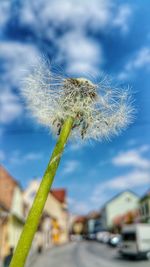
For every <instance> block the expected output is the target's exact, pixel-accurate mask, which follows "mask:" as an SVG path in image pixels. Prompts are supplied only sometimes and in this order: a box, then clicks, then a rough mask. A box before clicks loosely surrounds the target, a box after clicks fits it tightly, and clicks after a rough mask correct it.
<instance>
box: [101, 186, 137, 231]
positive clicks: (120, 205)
mask: <svg viewBox="0 0 150 267" xmlns="http://www.w3.org/2000/svg"><path fill="white" fill-rule="evenodd" d="M138 205H139V197H138V196H137V195H136V194H135V193H133V192H132V191H129V190H127V191H124V192H122V193H120V194H118V195H117V196H115V197H114V198H112V199H111V200H109V201H108V202H107V203H106V204H105V205H104V207H103V208H102V210H101V218H100V220H101V226H102V229H103V230H111V229H112V228H113V227H114V221H115V219H116V218H117V217H118V216H123V215H124V214H126V213H129V212H133V211H135V210H137V209H138V207H139V206H138Z"/></svg>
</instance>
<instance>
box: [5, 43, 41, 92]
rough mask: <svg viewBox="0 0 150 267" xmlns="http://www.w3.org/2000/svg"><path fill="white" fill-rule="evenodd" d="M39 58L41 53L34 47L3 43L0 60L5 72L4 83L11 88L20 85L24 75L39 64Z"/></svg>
mask: <svg viewBox="0 0 150 267" xmlns="http://www.w3.org/2000/svg"><path fill="white" fill-rule="evenodd" d="M39 57H40V53H39V51H38V50H37V49H36V47H35V46H33V45H30V44H22V43H20V42H15V41H12V42H11V41H9V42H7V41H1V42H0V59H1V60H2V63H1V64H2V67H3V68H2V70H4V71H3V79H2V82H3V83H5V82H7V86H9V85H11V87H12V86H14V87H17V86H18V85H20V81H21V80H22V79H23V77H24V75H25V74H26V73H27V72H29V71H30V69H31V68H32V67H33V66H35V65H36V64H37V63H38V62H39ZM18 82H19V84H18ZM1 90H2V89H1Z"/></svg>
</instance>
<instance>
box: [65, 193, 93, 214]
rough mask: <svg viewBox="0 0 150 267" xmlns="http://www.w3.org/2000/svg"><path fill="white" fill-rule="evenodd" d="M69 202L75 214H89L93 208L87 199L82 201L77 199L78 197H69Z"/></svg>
mask: <svg viewBox="0 0 150 267" xmlns="http://www.w3.org/2000/svg"><path fill="white" fill-rule="evenodd" d="M68 203H69V206H70V210H71V212H73V213H75V214H87V213H88V212H89V211H90V209H91V206H90V205H89V203H88V202H86V201H81V200H77V199H73V198H70V197H69V198H68Z"/></svg>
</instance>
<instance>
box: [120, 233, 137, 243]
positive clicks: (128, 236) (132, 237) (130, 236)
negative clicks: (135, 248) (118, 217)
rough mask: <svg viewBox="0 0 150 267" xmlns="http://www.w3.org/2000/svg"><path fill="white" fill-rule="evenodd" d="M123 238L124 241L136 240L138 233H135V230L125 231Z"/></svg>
mask: <svg viewBox="0 0 150 267" xmlns="http://www.w3.org/2000/svg"><path fill="white" fill-rule="evenodd" d="M122 239H123V241H135V240H136V234H135V232H130V233H123V235H122Z"/></svg>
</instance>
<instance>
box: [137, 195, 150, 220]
mask: <svg viewBox="0 0 150 267" xmlns="http://www.w3.org/2000/svg"><path fill="white" fill-rule="evenodd" d="M139 209H140V221H141V222H143V223H150V190H149V191H148V192H147V193H146V194H145V195H144V196H143V197H142V198H141V199H140V201H139Z"/></svg>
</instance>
